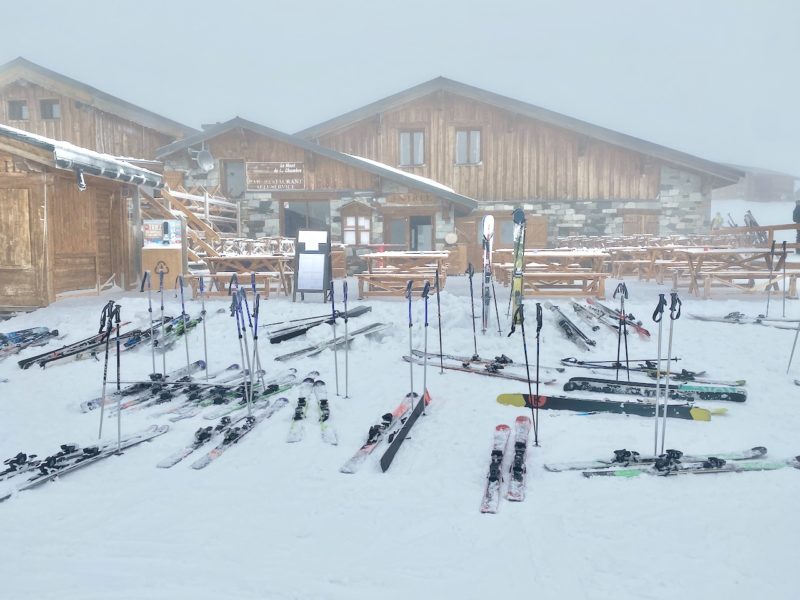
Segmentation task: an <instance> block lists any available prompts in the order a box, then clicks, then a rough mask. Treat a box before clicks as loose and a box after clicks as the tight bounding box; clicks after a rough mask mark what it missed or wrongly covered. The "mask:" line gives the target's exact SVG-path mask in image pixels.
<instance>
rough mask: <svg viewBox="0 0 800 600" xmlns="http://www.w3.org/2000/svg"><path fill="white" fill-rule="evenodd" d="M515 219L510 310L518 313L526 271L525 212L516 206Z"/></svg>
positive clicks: (513, 217)
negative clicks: (523, 277)
mask: <svg viewBox="0 0 800 600" xmlns="http://www.w3.org/2000/svg"><path fill="white" fill-rule="evenodd" d="M512 219H513V221H514V271H513V274H512V277H511V296H510V297H509V299H508V312H509V315H510V313H511V309H512V307H513V314H516V313H517V308H519V305H520V304H521V303H522V276H523V273H524V271H525V213H524V212H523V210H522V209H521V208H515V209H514V212H513V214H512Z"/></svg>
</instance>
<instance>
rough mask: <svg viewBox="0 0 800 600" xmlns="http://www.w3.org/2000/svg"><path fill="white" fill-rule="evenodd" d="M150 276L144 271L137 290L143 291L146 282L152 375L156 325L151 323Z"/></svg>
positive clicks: (154, 364) (148, 272) (154, 359)
mask: <svg viewBox="0 0 800 600" xmlns="http://www.w3.org/2000/svg"><path fill="white" fill-rule="evenodd" d="M151 279H152V277H151V276H150V271H145V272H144V276H143V277H142V287H141V288H140V289H139V292H143V291H144V286H145V284H147V312H148V313H150V349H151V354H152V355H153V375H155V373H156V327H155V324H154V323H153V295H152V290H151V285H150V280H151Z"/></svg>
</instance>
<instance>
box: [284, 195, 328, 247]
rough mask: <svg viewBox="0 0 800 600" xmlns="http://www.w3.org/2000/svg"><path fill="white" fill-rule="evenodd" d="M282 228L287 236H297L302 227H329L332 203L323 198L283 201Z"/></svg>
mask: <svg viewBox="0 0 800 600" xmlns="http://www.w3.org/2000/svg"><path fill="white" fill-rule="evenodd" d="M281 209H282V217H283V218H282V225H283V227H282V230H283V233H282V235H284V236H285V237H290V238H297V232H298V231H299V230H300V229H327V228H328V225H329V220H330V216H331V209H330V203H329V202H328V201H321V200H312V201H310V202H309V201H306V200H292V201H284V202H282V203H281Z"/></svg>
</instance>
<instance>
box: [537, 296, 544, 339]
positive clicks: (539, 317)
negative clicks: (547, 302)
mask: <svg viewBox="0 0 800 600" xmlns="http://www.w3.org/2000/svg"><path fill="white" fill-rule="evenodd" d="M542 322H543V319H542V304H541V303H540V302H537V303H536V335H537V336H538V335H539V332H540V331H541V330H542Z"/></svg>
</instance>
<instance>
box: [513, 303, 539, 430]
mask: <svg viewBox="0 0 800 600" xmlns="http://www.w3.org/2000/svg"><path fill="white" fill-rule="evenodd" d="M514 322H515V323H519V326H520V329H521V330H522V350H523V353H524V355H525V374H526V377H525V378H526V379H527V380H528V398H530V401H531V417H532V418H533V423H534V431H536V430H537V429H538V426H537V425H536V413H535V412H534V407H536V406H537V405H538V404H539V394H538V386H537V394H536V396H534V395H533V388H532V387H531V368H530V363H529V362H528V344H527V342H526V340H525V305H524V304H522V303H520V305H519V306H518V307H517V310H516V311H515V312H514ZM537 327H538V324H537ZM534 438H535V439H536V440H537V441H538V435H537V434H536V433H534Z"/></svg>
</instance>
